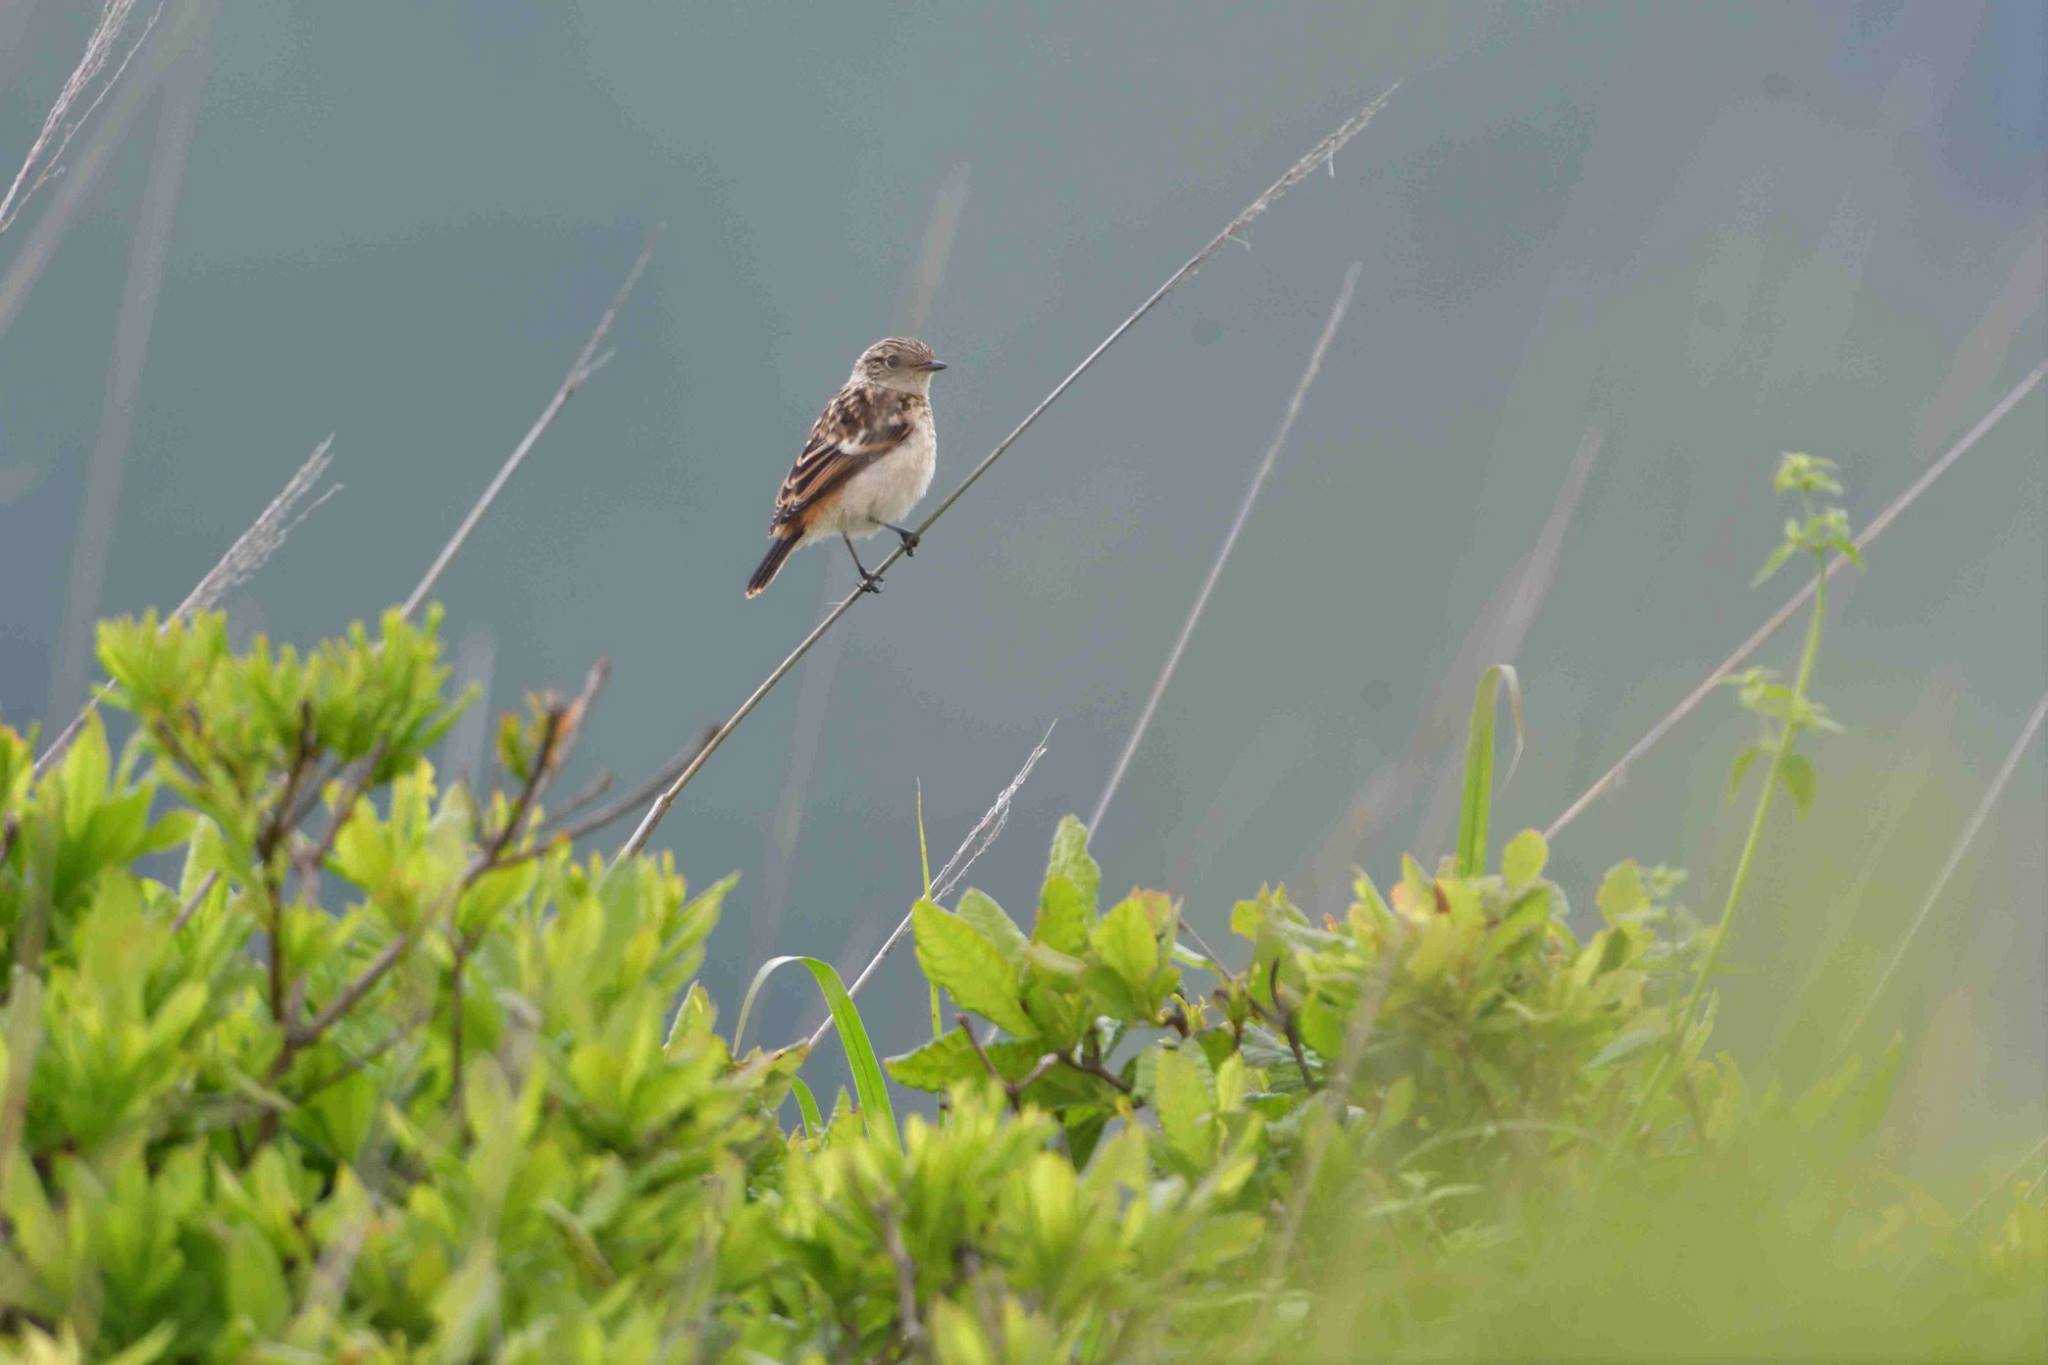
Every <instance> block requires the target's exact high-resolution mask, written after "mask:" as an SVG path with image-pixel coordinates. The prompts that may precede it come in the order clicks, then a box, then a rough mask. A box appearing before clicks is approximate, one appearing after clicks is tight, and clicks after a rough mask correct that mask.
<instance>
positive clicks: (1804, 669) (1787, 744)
mask: <svg viewBox="0 0 2048 1365" xmlns="http://www.w3.org/2000/svg"><path fill="white" fill-rule="evenodd" d="M1827 610H1828V575H1827V569H1826V564H1825V562H1823V564H1822V568H1821V572H1820V574H1819V575H1818V576H1817V577H1816V578H1815V579H1814V589H1813V614H1812V615H1811V616H1810V617H1808V618H1807V622H1806V643H1805V646H1804V647H1803V648H1802V649H1801V650H1800V654H1799V672H1798V675H1797V676H1796V677H1794V678H1793V680H1792V715H1791V716H1790V717H1788V718H1787V719H1786V721H1785V728H1784V730H1783V732H1782V733H1780V734H1779V736H1778V745H1777V749H1776V751H1775V752H1773V753H1772V755H1771V766H1770V770H1769V771H1768V772H1766V773H1765V774H1764V789H1763V790H1762V791H1761V792H1759V793H1757V798H1756V812H1755V813H1754V814H1753V815H1752V816H1751V817H1750V821H1749V834H1748V835H1747V837H1745V838H1744V839H1743V841H1742V853H1741V855H1740V856H1739V857H1737V858H1736V860H1735V875H1734V876H1733V877H1731V878H1730V879H1729V881H1728V899H1727V901H1726V902H1725V903H1724V904H1723V905H1722V907H1721V922H1720V924H1719V926H1717V927H1716V928H1715V930H1714V940H1713V942H1711V943H1709V944H1708V945H1707V953H1706V956H1705V957H1703V958H1701V959H1700V966H1699V971H1698V972H1697V973H1696V974H1695V975H1694V977H1693V982H1692V991H1691V992H1690V993H1689V994H1688V995H1687V996H1686V997H1685V1008H1684V1009H1683V1010H1681V1011H1680V1012H1679V1016H1678V1017H1679V1020H1680V1022H1681V1024H1684V1023H1690V1022H1691V1019H1692V1015H1693V1010H1694V1009H1695V1008H1697V1007H1698V1005H1699V1003H1700V996H1701V995H1703V994H1704V993H1705V992H1706V989H1707V978H1708V977H1709V976H1711V975H1713V971H1714V964H1715V963H1717V962H1719V961H1720V960H1721V945H1722V944H1723V943H1725V942H1726V941H1727V939H1728V926H1729V924H1730V922H1731V921H1733V920H1734V918H1735V910H1736V907H1737V906H1739V905H1740V904H1741V903H1742V891H1743V888H1744V886H1746V885H1747V884H1748V882H1749V869H1750V864H1751V863H1752V862H1753V861H1754V860H1755V858H1756V849H1757V845H1758V844H1759V843H1760V842H1762V840H1763V832H1764V821H1765V819H1766V818H1768V817H1769V815H1770V813H1771V801H1772V798H1773V797H1775V796H1776V795H1777V792H1778V783H1779V780H1780V775H1781V774H1782V772H1783V770H1784V766H1785V760H1786V759H1787V758H1789V757H1790V756H1791V754H1792V745H1793V742H1794V741H1795V740H1797V739H1798V738H1799V729H1800V726H1799V718H1798V717H1799V711H1800V709H1801V705H1802V703H1804V702H1805V701H1806V690H1807V688H1808V686H1809V685H1810V684H1811V683H1812V682H1813V666H1814V661H1815V660H1816V659H1818V658H1819V657H1820V628H1821V622H1822V621H1823V620H1825V619H1826V617H1827ZM1672 1036H1673V1041H1674V1043H1675V1042H1676V1039H1677V1035H1676V1034H1673V1035H1672Z"/></svg>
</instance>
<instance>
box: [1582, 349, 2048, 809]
mask: <svg viewBox="0 0 2048 1365" xmlns="http://www.w3.org/2000/svg"><path fill="white" fill-rule="evenodd" d="M2043 375H2048V362H2043V363H2042V364H2039V365H2036V366H2035V367H2034V368H2033V370H2032V371H2031V372H2030V373H2029V374H2028V375H2027V377H2026V378H2025V379H2022V380H2021V381H2020V382H2019V383H2017V384H2015V385H2013V387H2012V389H2011V391H2010V392H2008V393H2007V394H2006V395H2005V397H2003V398H2001V399H1999V400H1998V402H1997V404H1996V405H1994V406H1993V407H1992V409H1991V411H1989V412H1987V413H1985V414H1984V416H1983V417H1981V418H1979V419H1978V421H1977V424H1976V425H1975V426H1973V427H1971V428H1970V429H1969V430H1968V431H1967V432H1964V433H1963V435H1962V437H1961V439H1959V440H1958V441H1957V442H1956V443H1955V444H1954V445H1952V446H1950V447H1949V448H1948V449H1947V450H1946V451H1944V452H1943V453H1942V456H1941V458H1940V459H1938V460H1936V461H1935V462H1934V463H1933V464H1931V465H1929V466H1927V468H1926V470H1925V471H1923V472H1922V473H1921V475H1920V477H1919V478H1917V479H1915V480H1913V482H1912V483H1910V484H1908V485H1907V486H1906V490H1905V491H1904V492H1903V493H1900V494H1899V495H1898V496H1897V497H1896V498H1893V499H1892V500H1891V502H1890V503H1889V504H1887V505H1886V507H1885V509H1884V510H1883V511H1882V512H1879V513H1878V514H1877V516H1876V517H1875V518H1874V519H1872V521H1871V523H1870V524H1869V525H1868V526H1866V527H1864V528H1863V531H1862V533H1861V534H1860V535H1858V536H1857V537H1856V548H1857V549H1858V550H1859V551H1860V550H1863V549H1865V548H1867V547H1868V546H1869V545H1870V543H1871V542H1872V541H1874V540H1876V539H1877V538H1878V537H1879V536H1881V535H1883V534H1884V532H1885V529H1886V528H1887V527H1889V526H1890V525H1891V524H1892V523H1893V522H1894V521H1896V520H1897V519H1898V517H1899V514H1900V513H1902V512H1904V511H1905V510H1906V509H1907V508H1908V507H1911V506H1912V505H1913V504H1914V503H1915V502H1916V501H1918V500H1919V498H1920V495H1921V494H1922V493H1925V492H1926V491H1927V490H1928V489H1929V488H1930V487H1932V486H1933V484H1934V481H1935V480H1936V479H1938V478H1940V477H1941V476H1942V475H1943V474H1945V473H1947V472H1948V469H1949V467H1950V466H1951V465H1953V464H1954V463H1955V462H1956V461H1957V460H1960V459H1961V458H1962V457H1963V456H1965V455H1967V454H1968V453H1969V452H1970V450H1971V448H1972V447H1974V446H1975V445H1976V444H1977V442H1979V441H1981V440H1982V439H1984V436H1985V434H1986V433H1987V432H1989V431H1990V430H1991V429H1992V428H1993V427H1995V426H1997V425H1998V423H1999V422H2000V421H2001V420H2002V419H2003V418H2004V417H2005V415H2006V414H2007V413H2009V412H2011V411H2012V410H2013V409H2014V408H2015V407H2018V406H2019V404H2020V401H2021V400H2022V399H2024V398H2025V397H2026V396H2027V395H2028V394H2030V393H2032V392H2033V391H2034V388H2035V386H2036V385H2038V384H2039V383H2040V382H2041V378H2042V376H2043ZM1847 562H1848V561H1847V560H1846V559H1845V558H1844V557H1842V556H1840V555H1837V556H1836V557H1835V558H1833V559H1831V560H1829V561H1828V566H1827V569H1826V571H1825V574H1824V577H1825V578H1827V579H1832V578H1833V577H1834V576H1835V575H1836V574H1837V573H1839V572H1841V569H1842V566H1843V565H1844V564H1845V563H1847ZM1821 581H1822V576H1816V577H1814V578H1810V579H1808V580H1807V581H1806V583H1805V584H1804V585H1803V586H1802V587H1801V588H1800V589H1799V591H1798V592H1795V593H1793V594H1792V596H1791V597H1790V598H1788V599H1787V600H1786V602H1785V605H1784V606H1782V607H1779V608H1778V609H1777V610H1776V611H1774V612H1772V613H1771V614H1770V616H1769V617H1768V618H1767V619H1766V620H1765V621H1764V623H1763V624H1762V625H1760V626H1758V627H1757V628H1756V629H1755V630H1754V631H1752V632H1751V633H1750V636H1749V638H1748V639H1746V640H1744V641H1743V642H1742V643H1741V644H1739V645H1737V646H1736V647H1735V652H1734V653H1733V654H1730V655H1729V656H1728V657H1727V658H1725V659H1723V660H1722V661H1721V662H1720V663H1718V664H1716V665H1714V667H1713V669H1712V670H1711V671H1709V672H1708V674H1707V676H1706V677H1705V678H1704V679H1702V680H1701V682H1700V684H1699V686H1697V687H1695V688H1693V690H1692V691H1690V692H1688V693H1687V694H1686V695H1685V697H1684V699H1683V700H1681V701H1680V702H1679V703H1678V705H1676V706H1674V707H1672V708H1671V710H1669V711H1667V712H1665V714H1664V716H1663V718H1662V719H1660V720H1659V721H1658V722H1657V723H1656V724H1655V725H1652V726H1651V727H1650V729H1649V733H1647V734H1645V735H1644V736H1643V737H1642V738H1641V739H1639V740H1637V741H1636V742H1635V743H1634V744H1631V745H1630V746H1629V747H1628V752H1626V753H1624V754H1623V755H1622V756H1621V757H1620V758H1619V759H1617V760H1616V761H1615V764H1614V766H1613V767H1611V768H1609V769H1608V770H1607V771H1606V772H1604V773H1602V774H1601V775H1600V778H1599V780H1598V781H1596V782H1595V783H1594V784H1593V785H1592V786H1590V787H1588V788H1586V790H1585V791H1584V792H1582V793H1580V795H1579V798H1578V800H1576V801H1574V802H1572V803H1571V804H1570V805H1569V806H1567V807H1565V809H1564V812H1563V813H1562V814H1561V815H1559V816H1558V817H1557V818H1556V819H1555V820H1552V821H1551V822H1550V825H1549V828H1547V829H1545V830H1544V831H1543V837H1544V838H1545V839H1548V840H1553V841H1554V840H1555V839H1556V838H1557V835H1558V832H1559V831H1560V830H1562V829H1563V828H1564V827H1565V826H1566V825H1569V824H1570V823H1571V822H1572V821H1574V820H1576V819H1578V818H1579V816H1580V815H1581V814H1582V813H1583V812H1584V811H1585V809H1586V807H1588V806H1590V805H1592V804H1593V803H1594V802H1595V801H1597V800H1599V799H1600V797H1601V796H1603V795H1604V794H1606V792H1607V791H1608V790H1609V789H1610V788H1612V787H1613V786H1614V785H1615V784H1616V783H1617V782H1619V781H1621V779H1622V777H1623V776H1624V775H1626V774H1627V772H1628V768H1629V765H1630V764H1632V763H1634V762H1635V761H1636V760H1637V759H1639V758H1641V757H1642V756H1643V755H1644V754H1646V753H1648V752H1649V751H1650V750H1651V749H1652V748H1654V747H1656V744H1657V742H1658V741H1659V740H1661V739H1663V738H1664V736H1666V735H1668V734H1670V733H1671V731H1672V729H1673V727H1675V726H1676V725H1677V724H1678V722H1679V721H1681V720H1684V719H1685V718H1686V717H1687V716H1689V715H1691V714H1692V712H1693V709H1694V708H1695V707H1697V706H1698V705H1699V704H1700V703H1701V702H1702V701H1704V700H1706V698H1707V697H1708V695H1710V694H1711V693H1712V692H1713V690H1714V689H1715V688H1717V687H1719V686H1720V685H1721V680H1722V679H1723V678H1726V677H1727V676H1728V675H1729V674H1731V673H1733V672H1734V671H1735V669H1736V668H1737V667H1738V666H1739V665H1741V664H1742V662H1743V661H1744V660H1746V659H1747V658H1749V656H1750V655H1752V654H1754V653H1756V651H1757V650H1758V649H1760V648H1762V646H1763V643H1764V641H1766V640H1768V639H1770V638H1771V636H1773V635H1775V634H1776V633H1777V632H1778V629H1779V627H1781V626H1783V625H1784V624H1785V623H1786V622H1787V621H1789V620H1791V619H1792V617H1793V616H1794V615H1796V614H1797V613H1798V611H1799V609H1800V608H1801V607H1803V606H1805V605H1806V603H1807V602H1808V601H1809V600H1811V598H1812V597H1813V594H1814V589H1815V588H1816V587H1817V586H1818V585H1819V583H1820V582H1821Z"/></svg>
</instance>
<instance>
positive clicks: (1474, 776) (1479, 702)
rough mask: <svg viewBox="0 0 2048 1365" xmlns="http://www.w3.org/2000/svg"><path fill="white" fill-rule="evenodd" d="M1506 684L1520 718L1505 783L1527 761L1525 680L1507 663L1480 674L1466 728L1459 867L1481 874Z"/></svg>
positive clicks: (1510, 709)
mask: <svg viewBox="0 0 2048 1365" xmlns="http://www.w3.org/2000/svg"><path fill="white" fill-rule="evenodd" d="M1503 688H1505V689H1506V692H1507V698H1508V714H1509V715H1510V716H1512V717H1513V719H1514V722H1515V752H1514V756H1513V757H1512V758H1510V759H1509V760H1508V774H1507V777H1505V778H1502V779H1501V781H1502V784H1503V785H1505V784H1506V782H1507V781H1508V778H1512V777H1513V776H1514V774H1515V765H1516V764H1518V763H1520V762H1521V761H1522V682H1521V679H1520V677H1519V676H1518V675H1517V674H1516V673H1515V670H1514V669H1512V668H1510V667H1509V666H1508V665H1506V664H1495V665H1494V666H1493V667H1491V668H1489V669H1487V670H1486V672H1485V673H1484V674H1482V675H1481V676H1480V679H1479V688H1478V691H1477V693H1476V694H1475V695H1474V697H1473V699H1472V720H1471V724H1470V725H1469V726H1468V727H1467V729H1466V732H1465V796H1464V800H1463V802H1462V803H1461V804H1460V805H1459V807H1458V872H1459V875H1460V876H1465V877H1477V876H1480V875H1481V874H1483V873H1484V872H1485V871H1486V832H1487V824H1488V822H1489V821H1490V820H1491V819H1492V815H1493V749H1494V734H1493V728H1494V713H1495V712H1496V710H1497V709H1498V708H1499V705H1500V694H1501V691H1502V689H1503Z"/></svg>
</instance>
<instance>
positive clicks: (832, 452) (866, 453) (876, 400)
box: [774, 388, 911, 526]
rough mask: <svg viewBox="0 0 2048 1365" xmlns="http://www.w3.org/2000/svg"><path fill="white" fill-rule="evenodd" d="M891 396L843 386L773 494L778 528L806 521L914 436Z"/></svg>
mask: <svg viewBox="0 0 2048 1365" xmlns="http://www.w3.org/2000/svg"><path fill="white" fill-rule="evenodd" d="M892 397H893V395H890V394H886V393H878V392H876V391H875V390H873V389H863V388H848V389H841V390H840V391H839V393H838V394H837V395H835V396H834V397H833V399H832V401H831V402H829V403H827V404H826V405H825V410H824V411H823V412H822V413H820V414H818V420H817V421H816V422H814V423H812V424H811V434H810V437H809V439H807V440H806V441H805V442H804V448H803V450H802V452H800V453H799V454H798V455H797V457H796V463H795V464H794V465H791V466H790V470H789V475H788V477H786V478H784V479H783V481H782V490H781V491H780V492H778V493H777V494H776V495H775V522H774V525H775V526H786V525H788V524H789V523H791V522H795V521H802V520H803V518H804V514H805V513H807V512H809V511H810V510H811V509H812V508H813V507H816V506H817V505H818V504H819V503H821V502H823V501H824V500H825V499H827V498H829V497H830V496H831V495H832V494H833V493H834V492H836V491H838V489H839V488H840V487H841V486H842V485H844V484H845V482H846V481H847V480H848V479H850V478H852V477H853V476H854V475H856V474H858V473H860V471H861V470H863V469H866V468H867V467H868V466H869V465H871V464H873V463H874V462H875V461H876V460H879V459H881V458H882V457H883V456H884V455H886V454H888V453H889V452H890V451H891V450H894V449H895V448H896V447H897V446H898V445H901V444H902V443H903V439H904V438H905V437H906V436H908V435H910V428H911V418H910V414H909V413H908V412H907V411H905V410H904V406H903V404H901V403H900V402H892V401H890V399H891V398H892Z"/></svg>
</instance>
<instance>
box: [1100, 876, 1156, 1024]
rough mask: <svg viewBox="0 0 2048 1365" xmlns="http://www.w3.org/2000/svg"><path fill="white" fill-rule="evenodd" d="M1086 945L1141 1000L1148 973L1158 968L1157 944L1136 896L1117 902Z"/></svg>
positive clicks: (1142, 904) (1145, 989) (1149, 919)
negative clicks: (1088, 945)
mask: <svg viewBox="0 0 2048 1365" xmlns="http://www.w3.org/2000/svg"><path fill="white" fill-rule="evenodd" d="M1088 942H1089V944H1090V946H1092V947H1093V948H1094V949H1095V954H1096V956H1097V957H1098V958H1100V959H1101V960H1102V963H1103V965H1104V966H1106V967H1108V968H1109V969H1110V970H1111V971H1113V972H1115V973H1116V974H1117V975H1118V976H1120V977H1122V978H1123V979H1124V982H1125V983H1126V984H1127V985H1129V986H1130V988H1131V992H1132V994H1134V995H1135V996H1137V997H1138V998H1139V999H1140V1000H1143V999H1144V998H1145V997H1146V996H1147V994H1148V993H1149V991H1148V987H1149V985H1150V982H1151V980H1152V973H1153V972H1154V971H1156V970H1157V969H1158V967H1159V942H1158V940H1157V939H1155V938H1153V937H1152V919H1151V916H1149V915H1147V914H1146V913H1145V906H1144V903H1143V902H1142V901H1140V900H1139V899H1138V898H1137V897H1136V896H1131V897H1128V898H1126V899H1124V900H1121V901H1119V902H1117V904H1116V906H1115V907H1114V908H1113V909H1111V910H1110V912H1109V913H1108V914H1106V915H1104V916H1103V917H1102V918H1101V919H1100V920H1098V921H1097V922H1096V924H1095V927H1094V928H1093V929H1091V930H1089V932H1088Z"/></svg>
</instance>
